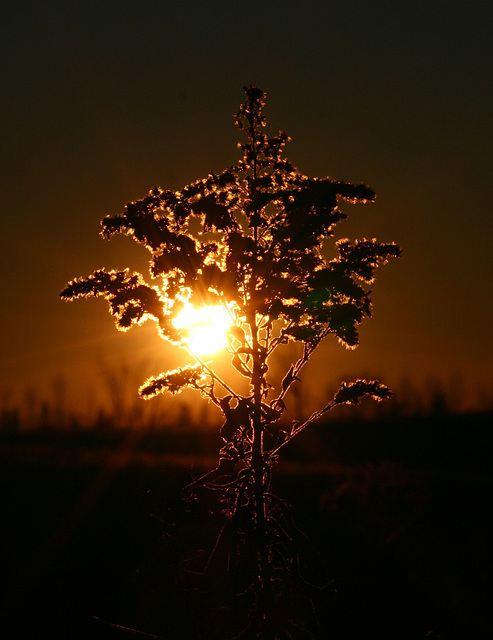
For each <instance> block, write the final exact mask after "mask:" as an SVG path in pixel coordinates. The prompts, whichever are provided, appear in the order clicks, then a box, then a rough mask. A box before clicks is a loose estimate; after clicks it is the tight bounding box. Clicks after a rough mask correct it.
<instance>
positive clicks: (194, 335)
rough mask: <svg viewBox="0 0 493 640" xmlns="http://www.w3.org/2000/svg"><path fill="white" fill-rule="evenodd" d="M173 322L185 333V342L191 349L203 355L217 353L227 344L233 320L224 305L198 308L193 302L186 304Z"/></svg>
mask: <svg viewBox="0 0 493 640" xmlns="http://www.w3.org/2000/svg"><path fill="white" fill-rule="evenodd" d="M173 324H174V325H175V327H176V328H177V329H180V330H182V331H183V333H184V334H185V343H186V345H187V346H188V348H189V349H190V351H192V352H193V353H196V354H197V355H201V356H202V355H208V354H211V353H215V352H216V351H219V350H220V349H223V348H224V347H225V346H226V344H227V335H226V334H227V331H228V329H229V328H230V327H231V324H232V322H231V318H230V317H229V314H228V312H227V310H226V309H225V308H224V307H221V306H210V307H200V308H199V309H196V308H195V307H193V306H192V305H191V304H186V305H185V307H184V308H183V310H182V311H180V313H179V314H178V315H177V316H176V318H175V319H174V320H173Z"/></svg>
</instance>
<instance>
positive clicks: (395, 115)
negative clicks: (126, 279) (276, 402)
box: [0, 0, 493, 406]
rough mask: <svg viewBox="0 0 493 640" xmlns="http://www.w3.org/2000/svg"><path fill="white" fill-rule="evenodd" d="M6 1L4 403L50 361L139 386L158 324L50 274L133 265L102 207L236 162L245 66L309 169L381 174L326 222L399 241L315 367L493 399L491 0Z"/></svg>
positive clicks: (140, 255) (161, 348) (90, 383)
mask: <svg viewBox="0 0 493 640" xmlns="http://www.w3.org/2000/svg"><path fill="white" fill-rule="evenodd" d="M2 14H3V15H2V20H1V21H0V29H1V40H0V43H1V47H2V71H1V73H2V78H1V88H2V94H3V95H2V101H1V107H0V108H1V110H2V118H1V123H2V132H1V136H2V171H1V181H2V210H1V215H2V217H1V220H2V236H1V237H2V252H1V260H2V272H1V273H2V314H1V322H2V335H3V338H2V372H1V374H2V375H1V380H0V391H1V393H2V403H3V405H4V406H5V405H7V404H9V403H11V404H15V403H20V402H22V401H23V400H24V399H25V397H26V390H27V389H31V390H32V389H36V392H37V393H38V394H39V395H48V396H49V395H50V394H53V393H56V391H55V389H56V388H59V387H60V383H55V382H54V381H55V380H57V379H58V380H60V379H61V378H63V379H64V380H65V384H66V386H67V390H68V391H67V393H68V397H69V398H71V399H72V400H73V401H74V402H76V403H77V402H81V401H80V398H81V397H84V398H86V400H84V402H89V400H87V398H89V397H90V396H91V393H92V391H91V388H92V387H95V386H96V385H97V384H99V383H100V381H101V376H102V372H104V370H107V369H108V367H112V366H113V365H115V366H117V367H120V370H121V371H123V366H124V364H125V363H127V364H129V363H130V364H133V363H135V368H136V371H137V373H136V380H135V386H137V385H138V384H139V383H140V382H141V378H142V377H145V376H147V375H150V374H152V373H158V372H159V371H160V370H165V369H168V368H169V367H170V366H175V364H176V360H175V358H174V356H173V350H172V349H170V348H168V347H167V346H166V345H164V344H162V343H161V342H159V340H158V338H157V335H156V334H155V331H154V328H153V327H152V326H151V325H149V326H147V327H143V328H142V329H138V330H136V331H135V332H129V333H128V334H122V333H118V332H117V331H116V330H115V329H114V326H113V323H112V320H111V319H110V317H109V314H108V313H107V306H106V303H105V302H103V301H101V300H96V301H94V300H90V301H80V302H76V303H72V304H67V303H62V302H61V301H60V300H59V299H58V292H59V291H60V289H61V288H62V287H63V286H64V285H65V283H66V282H67V281H68V280H69V279H71V278H73V277H76V276H85V275H88V274H89V273H91V272H92V271H93V270H94V269H95V268H99V267H102V266H106V267H108V268H122V267H125V266H131V267H134V268H145V259H146V254H145V251H144V250H143V249H142V250H140V249H139V248H138V247H137V246H136V245H134V243H132V242H131V240H129V239H125V238H117V239H115V240H113V241H111V242H110V243H108V242H105V241H103V240H101V239H100V238H99V236H98V233H99V221H100V219H101V218H102V217H103V216H105V215H108V214H116V213H119V212H120V211H121V210H122V208H123V206H124V204H125V203H126V202H128V201H129V200H134V199H137V198H140V197H142V196H143V195H144V194H145V193H146V192H147V191H148V190H149V188H150V187H152V186H153V185H156V184H158V185H161V186H162V187H164V188H176V189H179V188H180V187H182V186H184V185H185V184H186V183H188V182H190V181H192V180H195V179H198V178H201V177H204V176H205V175H206V174H207V173H208V172H209V171H211V170H213V171H220V170H222V169H223V168H225V167H226V166H227V165H229V164H232V163H233V162H235V161H236V159H237V158H238V154H237V150H236V143H237V141H238V140H239V135H240V134H239V132H238V131H237V130H236V129H235V127H234V124H233V118H232V114H233V113H234V112H235V111H236V110H237V108H238V106H239V104H240V102H242V100H243V91H242V86H243V85H247V84H248V85H249V84H254V85H257V86H260V87H261V88H262V89H264V90H265V91H266V92H267V97H268V104H267V117H268V121H269V129H268V131H270V132H271V133H276V132H277V130H278V129H282V130H284V131H286V132H287V133H288V134H289V135H290V136H291V137H292V138H293V142H291V143H290V144H289V145H288V147H287V155H288V157H289V158H290V159H291V160H292V162H293V163H294V164H295V165H296V166H297V167H298V168H299V169H300V170H301V171H302V172H304V173H306V174H308V175H311V176H318V177H325V176H327V175H329V176H331V177H333V178H336V179H341V180H346V181H353V182H366V183H368V184H370V185H371V186H372V187H373V188H374V189H375V190H376V191H377V194H378V199H377V203H376V204H373V205H365V206H361V205H359V206H346V207H345V210H346V211H347V212H348V213H349V214H350V220H349V221H347V222H345V223H342V224H341V225H340V227H339V230H338V233H339V236H349V237H351V238H354V237H363V236H367V237H374V236H376V237H377V238H378V239H379V240H382V241H389V240H395V241H397V242H398V243H399V244H401V245H402V246H403V248H404V253H403V257H402V259H401V260H399V261H394V262H392V263H390V264H389V265H387V266H386V267H384V268H382V269H381V271H380V273H379V278H378V279H377V282H376V284H375V286H374V302H375V306H374V317H373V319H372V320H370V321H367V323H366V324H365V325H364V326H363V327H362V330H361V342H362V344H361V347H360V348H359V349H358V350H357V351H355V352H347V351H345V350H344V349H343V348H342V347H340V346H338V345H336V344H332V343H331V344H328V345H327V346H326V347H325V348H324V350H323V351H322V353H321V355H320V356H319V358H318V359H317V361H316V362H315V363H314V364H313V366H312V372H311V375H312V376H313V375H314V376H315V377H316V378H317V379H318V380H320V379H321V376H320V371H323V372H324V374H326V375H327V379H328V380H329V379H330V380H336V379H340V378H343V377H345V376H346V377H347V376H349V375H357V376H358V375H360V376H365V375H367V376H369V375H371V376H380V378H381V379H382V381H384V382H388V383H390V384H399V381H400V380H402V379H403V378H406V377H407V378H409V379H411V380H412V381H413V382H414V383H415V384H417V385H421V386H422V387H424V386H425V385H430V384H431V381H432V380H441V381H442V382H443V384H444V386H445V387H447V388H449V387H450V386H451V385H452V386H453V385H455V386H456V387H457V388H460V387H461V386H462V387H463V388H464V389H465V391H461V392H460V401H461V402H462V401H463V399H464V398H465V397H466V395H467V397H469V400H468V402H476V400H477V399H478V398H479V397H480V396H481V394H483V398H484V396H485V394H486V397H489V398H490V400H491V397H492V396H493V381H492V376H491V370H492V363H493V352H492V339H491V320H492V308H493V304H492V287H491V273H492V267H493V265H492V251H491V244H492V241H493V233H492V232H493V223H492V215H491V206H492V205H491V203H492V200H493V186H492V185H493V182H492V179H491V171H492V168H493V152H492V142H493V135H492V134H493V126H492V113H493V86H492V83H493V38H492V35H491V34H492V33H493V4H492V3H491V2H490V1H486V0H484V1H480V2H479V1H475V0H469V1H467V2H466V1H464V2H454V1H450V0H449V1H448V2H445V1H443V2H442V1H433V0H427V1H426V2H425V1H423V2H421V1H416V0H415V1H413V2H408V1H407V0H402V1H399V2H389V1H388V0H386V1H385V2H383V1H379V0H374V1H372V2H368V1H366V0H358V1H357V0H344V1H340V2H331V1H328V0H324V1H315V2H311V1H310V0H306V1H304V2H286V0H284V1H269V0H263V1H262V2H257V1H255V0H254V1H249V2H242V3H240V2H231V1H230V0H229V1H211V2H203V1H199V0H197V1H195V2H191V1H188V2H186V1H184V2H164V1H157V0H139V1H137V0H136V1H130V0H118V1H114V2H113V1H108V0H106V1H105V0H100V1H99V2H88V1H85V2H66V1H64V2H61V1H48V0H47V1H44V2H41V1H38V2H34V1H33V2H26V1H25V0H16V1H15V2H13V1H11V2H8V3H7V6H6V7H5V6H4V8H3V10H2ZM180 357H182V356H180ZM103 377H104V376H103ZM57 384H58V387H57ZM324 385H325V383H324V384H322V385H319V387H318V391H317V392H316V393H319V392H320V393H322V392H323V391H324V389H325V386H326V385H325V386H324ZM133 386H134V381H133V380H132V384H130V387H129V388H130V389H132V390H133ZM305 389H306V387H305ZM481 390H482V391H481ZM31 396H32V392H31Z"/></svg>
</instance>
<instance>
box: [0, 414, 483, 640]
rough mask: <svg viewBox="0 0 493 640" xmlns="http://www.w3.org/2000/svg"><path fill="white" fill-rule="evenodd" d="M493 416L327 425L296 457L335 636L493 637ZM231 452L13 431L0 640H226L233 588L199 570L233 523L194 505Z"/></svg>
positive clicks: (206, 445)
mask: <svg viewBox="0 0 493 640" xmlns="http://www.w3.org/2000/svg"><path fill="white" fill-rule="evenodd" d="M491 419H492V415H491V414H476V415H461V416H441V417H428V418H423V417H422V418H419V419H417V418H408V419H404V418H400V419H392V418H388V419H386V420H384V421H380V422H379V423H373V422H362V421H360V422H356V423H350V422H346V423H344V424H342V423H341V424H338V423H331V424H328V425H318V426H316V427H314V428H313V429H312V430H311V431H310V432H307V433H306V434H304V435H303V436H302V437H301V438H300V440H299V442H298V443H297V444H296V447H293V449H292V450H290V451H288V456H287V458H288V459H286V460H285V461H283V462H282V463H281V464H280V465H279V468H278V469H277V475H276V476H275V477H274V480H273V491H274V492H275V493H277V494H278V495H280V496H281V497H283V498H286V499H287V500H288V501H289V502H290V503H291V504H292V509H293V515H294V519H295V522H296V525H297V527H299V529H300V530H302V531H303V532H304V534H306V537H301V538H300V540H302V544H301V547H302V548H300V550H301V559H302V560H301V565H300V566H301V568H302V572H304V575H305V577H306V580H307V583H309V584H307V588H306V593H307V594H308V595H309V597H310V600H311V602H312V604H313V607H314V609H315V611H316V615H317V619H318V624H319V627H320V633H319V635H320V638H322V639H325V638H327V639H328V638H331V639H334V640H346V639H349V638H354V637H360V638H365V640H373V639H375V640H377V639H378V640H414V639H415V640H419V639H421V640H424V639H425V638H426V639H428V640H431V639H435V640H438V639H442V640H452V639H456V638H457V639H459V638H461V640H463V639H465V638H471V640H474V639H476V638H477V639H480V638H486V637H488V636H489V634H490V633H491V632H492V631H493V624H492V621H491V614H490V604H491V602H490V600H491V591H490V583H491V570H492V568H493V567H492V564H491V561H489V560H488V557H489V552H490V545H491V532H492V531H491V523H492V518H491V515H492V514H491V489H492V479H493V475H492V472H491V462H490V459H491V445H492V443H493V437H492V435H491V430H490V429H491V427H490V424H491ZM216 444H217V441H216V436H215V435H213V434H212V435H211V434H210V433H209V434H206V433H204V432H198V431H189V430H182V431H181V432H178V431H169V432H165V433H159V432H156V431H153V432H142V431H141V432H138V431H112V430H107V431H85V432H82V431H77V430H73V431H69V430H65V431H61V430H50V429H45V430H39V429H38V430H32V431H26V432H18V431H15V430H14V431H12V432H9V431H6V430H5V431H4V432H2V433H1V434H0V458H1V491H0V495H1V514H2V555H3V558H2V594H1V595H2V621H1V626H0V637H2V638H5V639H6V640H14V639H26V640H27V639H29V640H35V639H37V638H50V639H55V638H66V639H74V640H78V639H88V640H89V639H91V640H98V639H106V638H108V639H110V638H121V639H122V640H124V639H125V638H139V637H143V638H144V637H146V636H145V635H142V633H141V632H145V633H147V634H150V636H151V637H152V636H158V637H160V638H164V639H166V640H168V639H170V640H174V639H176V640H186V639H188V638H190V639H197V640H198V639H199V638H202V637H203V635H201V623H200V613H201V612H202V613H205V614H206V615H208V616H209V617H208V624H209V628H210V629H211V628H213V627H214V625H216V627H217V635H216V636H215V637H217V638H220V637H221V635H220V624H219V622H218V621H217V620H218V618H217V615H218V614H217V611H219V610H221V609H222V610H223V614H224V613H225V612H224V607H222V606H221V597H220V596H217V601H215V599H214V598H215V595H214V594H215V593H221V588H220V586H218V585H217V584H216V583H215V582H214V581H215V580H218V579H219V578H218V576H217V575H214V576H213V578H212V579H211V580H210V581H209V582H207V576H205V578H204V576H200V575H199V574H200V573H201V571H202V570H203V568H204V566H205V563H206V561H207V558H208V557H209V556H210V553H211V551H212V548H213V546H214V543H215V539H216V537H217V533H218V531H217V529H216V526H217V514H214V513H209V505H206V506H205V507H203V506H202V508H201V509H202V510H200V509H199V508H198V507H196V506H194V505H192V506H190V507H189V508H185V505H184V504H183V503H182V501H181V499H180V489H181V487H183V486H184V485H186V484H187V483H188V482H189V481H190V479H191V478H192V477H193V476H194V475H197V474H198V473H200V471H202V470H208V469H209V468H212V466H214V464H215V459H214V451H215V450H217V448H216ZM211 509H212V507H211ZM211 571H212V570H211ZM218 575H219V574H218ZM204 585H206V586H204ZM310 585H312V586H310ZM305 602H308V600H305ZM215 609H216V610H217V611H215ZM233 614H234V612H233V611H227V612H226V615H233ZM122 627H125V628H127V629H124V628H122ZM129 628H130V629H136V630H137V631H138V632H137V631H130V630H128V629H129ZM299 637H300V638H303V637H306V636H304V635H303V634H301V632H300V635H299ZM490 637H491V636H490Z"/></svg>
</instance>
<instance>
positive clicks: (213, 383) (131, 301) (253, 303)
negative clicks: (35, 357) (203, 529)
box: [60, 86, 400, 639]
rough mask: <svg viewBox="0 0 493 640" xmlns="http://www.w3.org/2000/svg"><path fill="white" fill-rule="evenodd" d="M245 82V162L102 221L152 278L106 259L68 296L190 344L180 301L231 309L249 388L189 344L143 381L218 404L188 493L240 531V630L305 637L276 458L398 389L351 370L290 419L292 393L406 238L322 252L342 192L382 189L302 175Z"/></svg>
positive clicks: (345, 244) (235, 533)
mask: <svg viewBox="0 0 493 640" xmlns="http://www.w3.org/2000/svg"><path fill="white" fill-rule="evenodd" d="M244 91H245V95H246V98H245V101H244V103H243V104H242V105H241V106H240V110H239V112H238V114H236V125H237V126H238V128H239V129H240V131H241V132H242V133H243V134H244V135H245V136H246V141H245V142H243V143H241V144H239V145H238V146H239V149H240V150H241V158H240V160H239V161H238V162H237V164H235V165H233V166H230V167H228V168H227V169H226V170H225V171H223V172H222V173H220V174H217V175H216V174H214V173H211V174H209V175H208V176H207V178H205V179H202V180H198V181H196V182H193V183H191V184H189V185H187V186H185V187H184V188H183V189H181V190H180V191H169V190H163V189H161V188H159V187H155V188H153V189H151V191H150V192H149V194H148V195H146V196H145V197H144V198H142V199H141V200H137V201H135V202H131V203H129V204H127V205H126V207H125V210H124V212H123V213H122V214H121V215H117V216H113V217H106V218H104V219H103V221H102V227H103V229H102V232H101V235H102V236H103V238H106V239H109V238H111V237H112V236H113V235H114V234H117V233H120V234H125V235H128V236H131V237H132V238H133V239H134V240H135V241H136V242H138V243H139V244H141V245H143V246H145V247H146V249H148V250H149V252H150V254H151V258H150V279H149V280H147V281H146V280H145V278H144V276H143V275H142V274H140V273H136V272H131V271H130V270H129V269H125V270H122V271H107V270H105V269H100V270H98V271H95V272H94V273H93V274H92V275H90V276H89V277H87V278H83V279H76V280H73V281H72V282H70V283H69V284H68V285H67V286H66V287H65V289H63V291H62V292H61V294H60V295H61V297H62V298H63V299H64V300H73V299H74V298H80V297H89V296H100V297H104V298H106V300H107V301H108V302H109V306H110V312H111V314H112V315H113V316H114V318H115V322H116V326H117V328H118V329H120V330H123V331H125V330H127V329H129V328H130V327H132V326H134V325H138V324H141V323H142V322H144V321H146V320H148V319H151V320H153V321H155V322H156V324H157V328H158V330H159V334H160V336H161V337H162V338H163V339H165V340H168V341H170V342H171V343H173V344H176V345H178V346H182V347H185V348H187V331H186V329H180V328H178V327H177V323H176V319H177V317H178V315H179V314H180V312H181V311H182V310H183V308H184V307H185V306H186V305H190V304H191V305H193V306H194V307H202V306H205V305H222V306H224V307H225V309H226V310H227V313H228V314H229V318H230V320H231V322H230V328H229V330H228V342H227V346H226V351H227V353H229V355H230V357H231V366H232V370H233V369H234V371H235V372H237V373H238V374H239V375H240V376H241V377H242V378H243V379H245V380H246V381H247V383H248V391H247V392H246V393H240V392H239V391H238V390H237V389H235V388H234V385H233V383H232V382H231V380H229V379H227V380H225V379H224V377H221V376H219V374H218V373H217V371H216V370H215V369H214V366H213V364H211V363H208V362H205V361H204V360H202V359H201V358H200V356H199V355H197V354H193V353H192V352H191V355H192V356H193V357H194V362H193V364H189V365H187V366H184V367H181V368H178V369H176V370H174V371H167V372H165V373H161V374H160V375H157V376H156V377H152V378H150V379H148V380H147V381H146V382H145V383H144V384H143V385H142V386H141V388H140V390H139V393H140V395H141V396H142V398H151V397H153V396H155V395H156V394H159V393H162V392H165V391H167V392H170V393H172V394H175V393H178V392H179V391H181V390H182V389H183V388H185V387H189V388H192V389H195V390H196V391H198V392H199V393H200V394H201V395H202V396H203V397H204V398H205V399H207V400H208V401H209V402H212V403H214V404H215V405H216V406H217V407H218V408H219V409H220V410H221V412H222V414H223V416H224V422H223V424H222V426H221V431H220V435H221V440H222V445H221V448H220V451H219V462H218V465H217V467H216V468H215V469H214V470H212V471H210V472H209V473H207V474H205V475H204V476H203V477H201V478H199V479H197V480H194V481H193V482H192V483H191V484H190V485H189V486H188V487H187V491H188V492H193V491H198V490H199V489H200V490H203V489H204V488H207V489H213V490H214V491H216V495H217V496H218V497H219V499H220V502H221V505H222V513H223V514H224V518H225V525H224V528H223V535H225V534H224V531H225V530H227V531H229V536H230V540H234V542H233V543H229V544H230V548H229V551H228V554H229V559H228V566H229V576H230V580H231V581H232V582H234V581H235V579H236V578H234V576H235V575H236V576H237V577H238V576H240V575H241V580H240V579H239V578H237V583H236V586H235V587H234V588H235V589H236V590H237V592H238V593H239V592H240V591H241V592H242V593H243V594H245V593H248V594H250V596H249V597H250V600H251V606H250V613H249V616H248V620H247V622H246V623H245V629H249V631H248V633H250V634H253V635H251V637H262V638H272V639H273V638H291V637H292V638H294V637H307V636H303V635H299V636H297V635H296V632H295V631H294V629H295V628H298V633H299V634H301V633H302V632H301V631H299V629H300V626H299V623H298V626H297V627H296V625H295V624H294V623H292V622H290V616H289V615H286V611H287V609H288V608H289V607H292V602H293V601H292V593H293V592H292V586H290V585H292V580H291V578H292V576H293V575H294V574H295V572H296V569H295V565H296V561H295V555H296V554H295V553H294V552H293V550H292V549H291V546H292V536H291V534H290V533H289V528H290V525H289V522H290V516H289V514H288V512H287V509H286V506H285V505H284V503H283V502H282V501H280V500H279V499H278V498H276V497H275V496H273V495H272V494H271V493H270V491H269V484H270V477H271V472H272V469H273V467H274V465H275V464H276V462H277V461H278V459H279V456H280V453H281V451H282V449H283V448H284V447H285V446H286V445H287V444H288V443H289V442H290V441H291V440H293V438H294V437H295V436H297V435H298V434H300V433H301V432H302V431H303V430H304V429H306V428H307V427H308V426H309V425H310V424H312V423H313V422H314V421H315V420H317V419H318V418H320V417H321V416H322V415H324V414H325V413H326V412H328V411H329V410H331V409H332V408H333V407H335V406H337V405H340V404H348V403H349V404H358V402H359V400H360V399H361V398H362V397H363V396H366V395H369V396H371V397H373V398H375V399H376V400H382V399H385V398H388V397H389V396H390V395H391V392H390V390H389V389H388V388H387V387H386V386H384V385H383V384H381V383H380V382H378V381H376V380H369V381H368V380H355V381H352V382H344V383H342V384H341V386H340V388H339V390H338V391H337V393H336V394H335V395H334V397H333V398H332V399H330V400H329V401H328V402H327V404H325V406H323V407H321V408H320V409H319V410H318V411H316V412H314V413H313V414H312V415H311V416H309V417H308V418H306V419H304V420H303V421H292V422H291V424H290V425H289V426H282V427H281V426H280V425H281V424H285V422H284V421H282V420H281V419H282V417H283V415H284V413H285V411H286V404H285V399H286V396H287V395H288V393H289V391H290V389H292V387H293V385H295V384H296V383H297V382H298V381H299V380H300V375H301V372H302V369H303V367H304V366H305V364H306V363H307V362H308V361H309V359H310V358H311V357H312V355H313V353H314V351H315V349H316V348H317V347H318V346H319V345H320V343H321V342H322V341H323V340H324V339H325V338H327V337H328V336H331V335H332V336H334V337H335V338H336V339H337V340H338V341H339V342H340V343H341V344H342V345H343V346H344V347H346V348H348V349H354V348H355V347H357V345H358V342H359V339H358V332H357V328H358V325H359V324H360V323H361V322H362V321H363V319H364V318H365V317H370V316H371V292H370V291H369V289H368V285H371V284H372V283H373V282H374V279H375V270H376V268H377V267H378V266H379V265H381V264H384V263H386V262H387V261H388V260H389V259H390V258H392V257H397V256H399V254H400V248H399V247H398V246H397V245H396V244H395V243H393V242H391V243H381V242H377V241H376V240H375V239H371V240H368V239H362V240H356V241H354V242H351V241H349V240H348V239H343V240H338V241H337V242H336V243H335V247H336V250H337V256H336V257H334V258H332V259H327V258H326V257H324V256H325V251H324V245H325V243H326V241H327V239H328V238H331V237H332V236H333V233H334V228H335V226H336V225H337V224H338V223H339V222H341V221H342V220H344V219H345V218H346V217H347V216H346V214H345V213H343V212H342V211H341V210H340V209H339V206H338V202H339V200H344V201H346V202H350V203H367V202H373V201H374V199H375V193H374V192H373V191H372V189H370V188H369V187H368V186H366V185H365V184H357V185H355V184H350V183H347V182H342V181H336V180H333V179H331V178H310V177H308V176H306V175H303V174H302V173H300V172H299V171H298V170H297V169H296V168H295V166H293V164H291V162H290V161H289V160H288V159H286V158H285V156H284V147H285V145H286V143H287V142H288V141H289V138H288V136H287V135H286V134H285V133H283V132H279V133H278V134H277V135H275V136H273V137H268V136H267V135H266V133H265V126H266V119H265V116H264V112H263V109H264V106H265V94H264V92H263V91H261V90H260V89H258V88H256V87H253V86H250V87H248V88H245V89H244ZM289 342H297V343H300V345H301V349H300V351H299V354H301V355H298V356H297V357H296V358H294V359H293V361H292V362H291V363H290V365H289V367H288V368H287V370H286V371H285V373H284V375H283V377H282V379H279V380H271V379H270V377H269V361H270V359H271V358H272V356H273V354H274V352H275V351H276V349H277V348H278V347H280V346H281V345H284V344H286V343H289ZM233 377H234V376H233ZM235 572H236V573H235ZM232 576H233V577H232ZM240 582H241V585H240V584H239V583H240ZM289 603H291V604H289ZM282 611H284V614H281V613H280V612H282ZM244 632H245V633H247V631H244ZM216 633H218V632H217V631H216ZM306 633H307V632H306ZM238 634H239V631H238V630H236V631H235V634H234V636H235V637H236V636H238V637H239V635H238ZM234 636H233V635H230V636H229V637H234ZM217 637H219V636H217ZM241 637H247V636H245V635H244V636H241ZM248 637H250V636H248Z"/></svg>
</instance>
